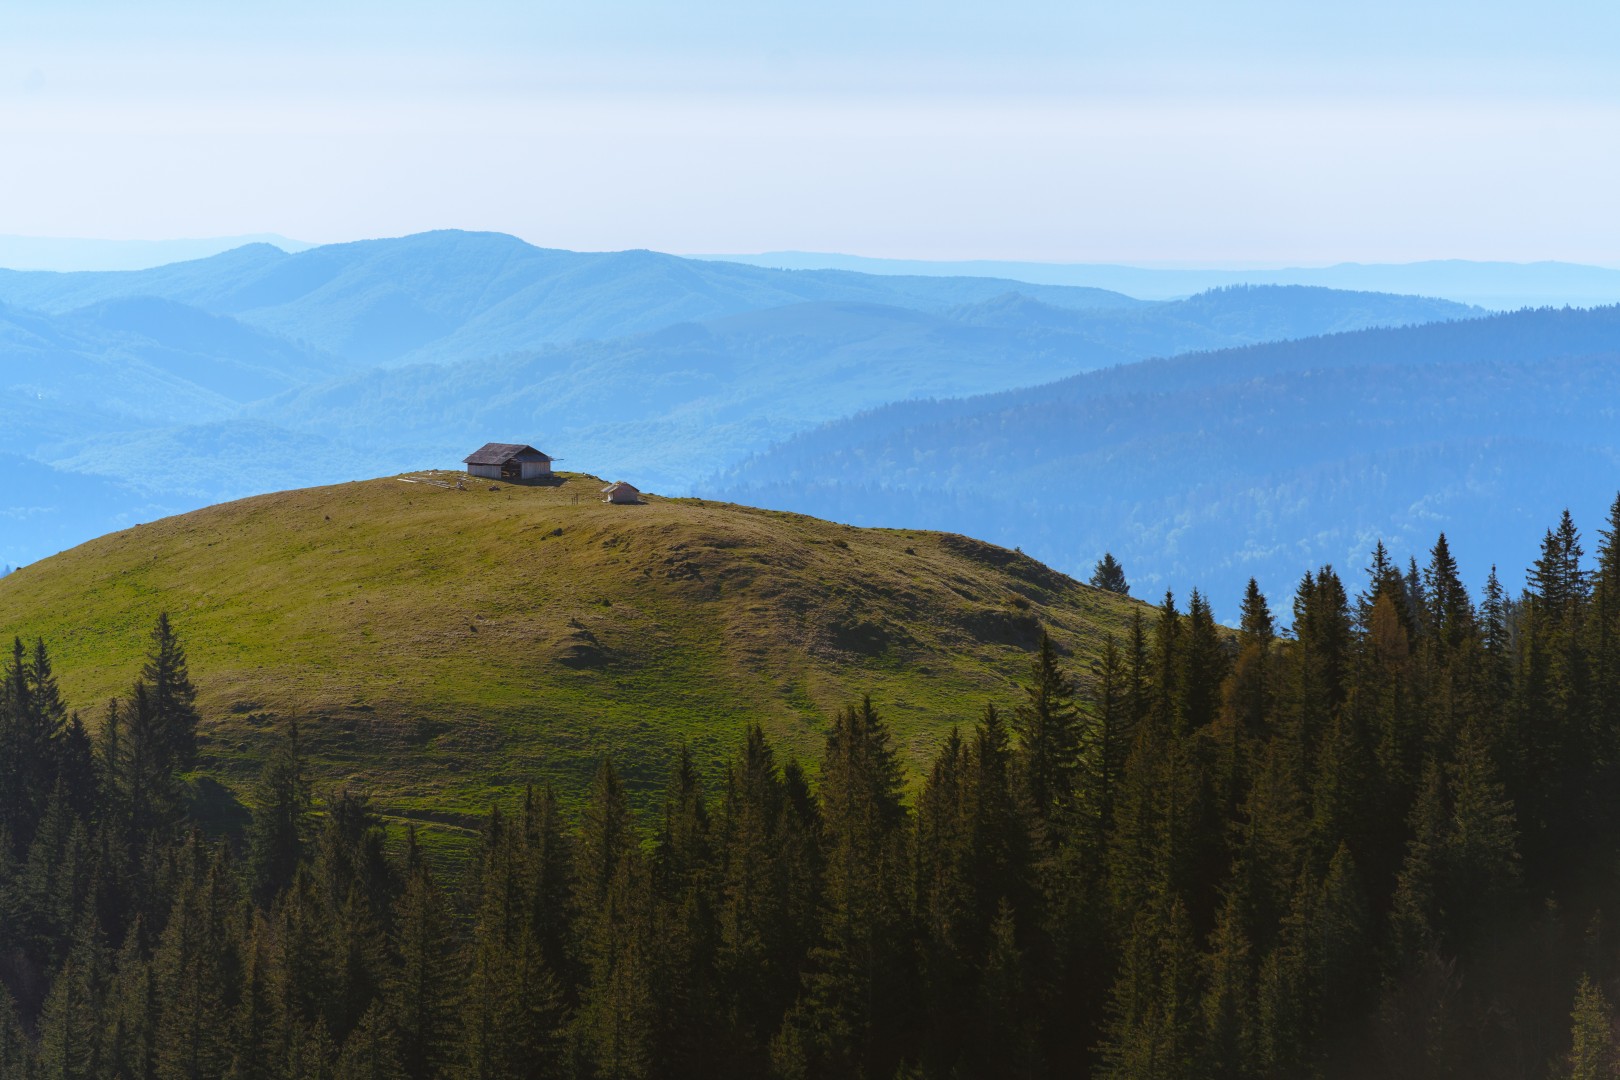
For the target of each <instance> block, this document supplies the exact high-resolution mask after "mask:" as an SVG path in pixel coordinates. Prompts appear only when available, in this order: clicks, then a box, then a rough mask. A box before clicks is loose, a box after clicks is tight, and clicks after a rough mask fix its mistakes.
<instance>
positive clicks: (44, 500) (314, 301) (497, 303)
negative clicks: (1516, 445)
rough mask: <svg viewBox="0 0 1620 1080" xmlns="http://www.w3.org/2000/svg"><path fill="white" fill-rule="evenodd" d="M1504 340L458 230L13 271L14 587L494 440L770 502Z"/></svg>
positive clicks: (8, 377) (1452, 308)
mask: <svg viewBox="0 0 1620 1080" xmlns="http://www.w3.org/2000/svg"><path fill="white" fill-rule="evenodd" d="M1483 314H1484V313H1483V312H1482V311H1480V310H1479V309H1477V308H1471V307H1468V306H1465V305H1462V304H1458V303H1455V302H1450V301H1445V300H1436V299H1430V298H1424V297H1420V296H1403V295H1391V294H1381V293H1369V292H1356V291H1348V290H1329V289H1321V288H1308V287H1298V286H1278V287H1241V288H1225V289H1218V290H1212V291H1208V292H1204V293H1201V294H1199V295H1196V296H1193V297H1189V298H1186V299H1182V300H1176V301H1147V300H1142V299H1138V298H1135V297H1132V296H1129V295H1126V294H1123V293H1120V292H1117V291H1111V290H1105V289H1099V288H1092V287H1080V286H1072V285H1062V284H1040V283H1029V282H1020V281H1016V280H1010V279H1005V278H995V277H970V276H935V275H896V274H882V275H877V274H864V273H859V272H854V271H849V270H841V269H824V270H783V269H772V268H767V267H757V266H746V265H739V264H728V263H722V262H712V261H704V260H695V259H684V258H679V257H676V256H671V255H663V254H659V253H655V252H646V251H630V252H608V253H580V252H570V251H558V250H551V249H544V248H537V247H533V246H531V245H528V244H526V243H524V242H522V241H520V240H517V239H515V238H513V237H510V236H504V235H500V234H492V233H463V232H438V233H426V234H422V235H418V236H410V237H403V238H399V239H391V240H376V241H364V242H359V243H352V244H338V245H328V246H325V247H317V248H311V249H309V250H306V251H299V252H287V251H284V250H281V249H280V248H278V247H276V246H274V245H271V244H250V245H246V246H243V247H240V248H237V249H234V250H231V251H227V252H223V253H219V254H216V255H213V256H210V257H208V258H204V259H198V260H194V261H190V262H182V263H176V264H172V265H166V266H161V267H156V268H151V269H143V270H133V271H100V272H77V273H54V272H24V271H0V476H4V477H5V478H6V479H7V480H8V481H9V483H8V484H7V488H6V490H7V494H6V495H5V496H4V497H0V562H4V563H9V564H18V563H23V562H29V561H32V560H34V559H37V558H39V557H42V556H43V555H46V554H49V553H50V552H52V551H54V550H58V549H59V548H60V547H62V546H64V545H67V544H71V543H74V542H77V541H79V540H82V539H86V538H88V537H89V536H92V535H95V534H96V533H97V532H100V531H104V530H106V529H108V528H113V527H116V526H118V525H122V524H128V523H131V522H133V521H138V520H150V519H151V518H152V517H154V516H158V515H160V514H164V513H171V512H178V511H181V510H185V509H190V508H193V507H195V506H197V505H201V504H204V503H207V502H213V501H218V500H221V499H226V498H234V497H238V496H242V495H246V494H251V493H254V492H258V491H264V490H271V489H275V488H282V487H289V486H299V485H304V484H312V483H322V482H332V481H337V480H343V479H350V478H356V477H361V476H373V475H378V474H380V473H386V472H389V471H393V470H399V469H407V468H420V467H428V466H449V465H454V464H455V463H456V462H458V461H459V459H460V457H461V456H462V455H463V454H464V453H466V451H467V450H468V449H470V448H471V447H472V446H476V445H478V444H480V443H482V442H484V441H488V440H490V439H521V440H524V441H532V442H536V443H537V444H538V445H541V446H543V447H544V448H545V449H546V450H547V451H548V452H550V453H552V454H554V455H557V456H559V457H561V458H563V459H564V462H565V466H566V467H570V468H581V469H588V470H591V471H594V472H598V473H611V474H613V475H615V476H624V477H626V478H629V479H633V480H635V481H637V482H638V483H640V484H641V485H642V486H644V487H649V488H651V489H652V490H655V491H660V490H661V491H665V492H671V493H685V492H688V491H693V490H696V489H697V488H698V487H699V486H700V485H702V484H704V483H705V482H706V478H712V477H718V476H734V477H735V479H733V480H728V481H726V483H727V484H733V483H751V482H753V481H751V480H745V479H744V478H743V477H742V474H740V473H737V474H734V473H733V470H735V469H737V468H738V467H739V466H740V465H741V463H743V462H745V461H748V460H749V459H751V458H752V457H754V456H755V455H764V454H766V452H767V451H769V450H770V449H771V448H772V447H773V446H774V445H776V444H778V443H781V442H782V441H783V440H785V439H790V438H792V437H793V436H795V435H797V434H801V433H805V432H809V431H812V430H814V429H816V428H817V427H818V425H821V424H824V423H828V422H833V421H837V420H839V419H841V418H847V417H851V416H854V415H856V414H860V413H863V412H865V411H869V410H873V409H881V408H882V407H884V406H887V405H891V404H893V403H896V402H905V401H915V400H919V399H952V400H955V399H962V398H974V397H976V396H978V395H984V394H993V393H999V392H1005V391H1012V390H1017V389H1020V388H1025V387H1030V386H1036V385H1041V384H1048V383H1051V382H1053V381H1054V380H1059V379H1064V378H1068V377H1072V376H1076V375H1081V374H1083V373H1086V372H1090V371H1094V370H1096V369H1099V368H1120V367H1121V366H1122V365H1124V366H1128V365H1132V364H1133V363H1135V362H1136V361H1138V360H1141V359H1144V358H1148V357H1165V356H1172V355H1178V354H1184V353H1187V352H1189V351H1201V352H1204V353H1209V354H1210V355H1216V353H1215V352H1214V351H1215V350H1225V349H1231V348H1233V347H1237V346H1246V345H1250V344H1254V343H1258V342H1267V341H1276V340H1283V339H1289V340H1291V339H1301V338H1310V337H1316V336H1319V335H1324V334H1335V333H1339V332H1344V331H1354V330H1360V329H1363V328H1367V327H1395V326H1410V325H1417V324H1434V323H1442V324H1445V323H1459V324H1461V322H1466V321H1468V320H1476V319H1478V318H1480V317H1481V316H1482V315H1483ZM974 467H975V468H979V467H988V468H997V467H999V465H998V464H997V463H996V462H994V461H989V462H984V463H980V464H978V465H975V466H974ZM871 479H872V480H873V482H875V483H888V482H890V481H891V480H893V481H894V482H896V483H898V482H900V481H901V480H902V479H903V478H890V477H875V476H873V477H871ZM998 535H999V534H998ZM1026 546H1028V545H1026ZM1065 565H1068V568H1069V569H1075V567H1074V566H1073V565H1072V564H1065Z"/></svg>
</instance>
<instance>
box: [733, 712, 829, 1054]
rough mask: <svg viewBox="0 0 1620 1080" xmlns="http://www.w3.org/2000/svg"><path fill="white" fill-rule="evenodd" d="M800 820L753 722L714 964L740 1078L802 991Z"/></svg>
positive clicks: (738, 772)
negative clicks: (797, 878) (797, 905)
mask: <svg viewBox="0 0 1620 1080" xmlns="http://www.w3.org/2000/svg"><path fill="white" fill-rule="evenodd" d="M796 818H797V815H796V814H795V813H794V811H793V810H792V809H791V808H790V807H789V805H788V800H787V793H786V791H785V787H784V784H783V782H782V779H781V777H780V776H779V775H778V772H777V768H776V761H775V756H774V754H773V753H772V751H771V747H770V745H769V743H768V742H767V741H766V739H765V733H764V732H763V731H762V730H761V729H760V728H759V726H758V725H751V726H750V727H749V728H748V730H747V732H746V733H745V736H744V740H743V746H742V748H741V750H740V751H739V752H738V754H737V756H736V758H734V759H733V761H732V763H731V767H730V769H729V770H728V772H727V775H726V787H725V794H724V797H723V799H722V802H721V812H720V819H719V823H718V827H717V830H716V831H717V843H716V847H717V850H718V855H719V861H720V886H719V888H720V895H719V905H718V911H717V919H716V921H717V923H718V926H719V934H720V938H719V944H718V948H717V954H716V958H715V965H716V975H717V978H718V980H719V983H720V987H721V995H722V1000H723V1001H724V1002H725V1011H726V1014H727V1016H728V1017H729V1019H730V1023H731V1026H732V1029H733V1032H734V1044H733V1045H732V1047H731V1056H732V1058H733V1063H732V1066H731V1070H730V1071H732V1072H733V1073H734V1074H735V1075H738V1076H753V1075H759V1074H761V1073H762V1072H763V1071H764V1070H765V1068H766V1062H767V1044H768V1041H769V1039H770V1036H771V1034H772V1033H773V1032H775V1031H776V1029H777V1028H778V1027H779V1026H780V1024H781V1020H782V1015H783V1013H784V1012H786V1010H787V1008H788V1007H789V1006H790V1005H791V1004H792V1003H793V998H794V995H795V994H796V992H797V989H798V972H799V969H800V967H801V966H802V964H803V962H804V950H803V947H802V945H801V944H800V940H801V938H800V934H799V932H798V931H797V928H796V927H795V926H794V920H793V916H792V911H793V908H792V900H793V897H792V896H791V891H792V889H793V886H794V883H793V880H792V876H791V871H790V867H791V865H792V862H791V860H792V851H793V849H794V847H795V846H797V845H800V844H802V843H803V842H804V838H802V837H799V836H796V835H795V834H796V829H795V825H796ZM811 902H812V903H813V902H814V901H813V899H812V901H811Z"/></svg>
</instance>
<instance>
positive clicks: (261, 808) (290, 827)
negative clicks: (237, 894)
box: [248, 722, 312, 903]
mask: <svg viewBox="0 0 1620 1080" xmlns="http://www.w3.org/2000/svg"><path fill="white" fill-rule="evenodd" d="M311 805H312V798H311V795H310V788H309V780H308V778H307V777H306V776H305V775H304V763H303V758H302V757H301V755H300V752H299V747H298V724H297V723H296V722H294V723H292V724H290V725H288V728H287V734H286V735H285V736H284V737H283V739H282V740H281V742H280V743H278V744H277V745H276V746H275V748H274V749H272V750H271V751H270V755H269V757H268V758H267V759H266V760H265V764H264V770H263V771H262V772H261V773H260V775H259V784H258V788H257V790H256V791H255V792H254V806H253V820H252V824H251V825H250V826H249V828H248V871H249V873H250V874H251V875H252V880H253V889H254V892H255V895H257V896H258V897H259V899H260V900H261V901H262V902H264V903H269V902H270V901H272V900H274V899H275V897H276V896H278V895H280V893H281V890H283V889H285V888H286V887H287V886H288V885H289V884H291V883H292V876H293V873H294V871H296V870H297V869H298V863H299V861H300V860H301V859H302V858H303V857H304V846H305V844H306V843H307V842H308V839H309V830H310V826H309V813H310V807H311Z"/></svg>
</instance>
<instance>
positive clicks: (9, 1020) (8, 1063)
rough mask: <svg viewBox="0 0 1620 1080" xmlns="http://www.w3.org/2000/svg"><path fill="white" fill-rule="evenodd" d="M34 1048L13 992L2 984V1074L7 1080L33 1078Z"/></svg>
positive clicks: (0, 998) (0, 1010) (0, 1066)
mask: <svg viewBox="0 0 1620 1080" xmlns="http://www.w3.org/2000/svg"><path fill="white" fill-rule="evenodd" d="M36 1075H37V1074H36V1073H35V1071H34V1048H33V1043H32V1041H31V1040H30V1039H29V1037H28V1031H27V1029H26V1028H24V1027H23V1025H22V1020H21V1019H19V1018H18V1016H17V1007H16V1005H15V1003H13V1002H12V1000H11V994H10V993H8V992H7V990H6V988H5V987H4V986H0V1076H3V1077H5V1078H6V1080H12V1078H13V1077H15V1078H16V1080H33V1077H34V1076H36Z"/></svg>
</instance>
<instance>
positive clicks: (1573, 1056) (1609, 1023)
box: [1569, 975, 1620, 1080]
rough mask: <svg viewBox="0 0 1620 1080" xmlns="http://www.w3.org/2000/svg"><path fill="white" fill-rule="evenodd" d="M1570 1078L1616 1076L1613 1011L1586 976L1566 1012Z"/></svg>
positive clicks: (1586, 1079)
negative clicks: (1573, 1001)
mask: <svg viewBox="0 0 1620 1080" xmlns="http://www.w3.org/2000/svg"><path fill="white" fill-rule="evenodd" d="M1570 1041H1571V1043H1572V1046H1571V1047H1570V1051H1569V1078H1570V1080H1614V1077H1616V1076H1620V1061H1616V1056H1615V1045H1614V1010H1613V1009H1612V1008H1611V1007H1610V1006H1609V1003H1608V1001H1607V1000H1605V999H1604V997H1603V991H1602V990H1600V989H1598V987H1597V985H1596V984H1595V983H1593V982H1592V980H1591V979H1590V978H1588V977H1587V976H1584V975H1583V976H1582V977H1581V983H1580V986H1579V987H1577V988H1576V991H1575V1008H1574V1009H1573V1010H1572V1011H1571V1013H1570Z"/></svg>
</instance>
